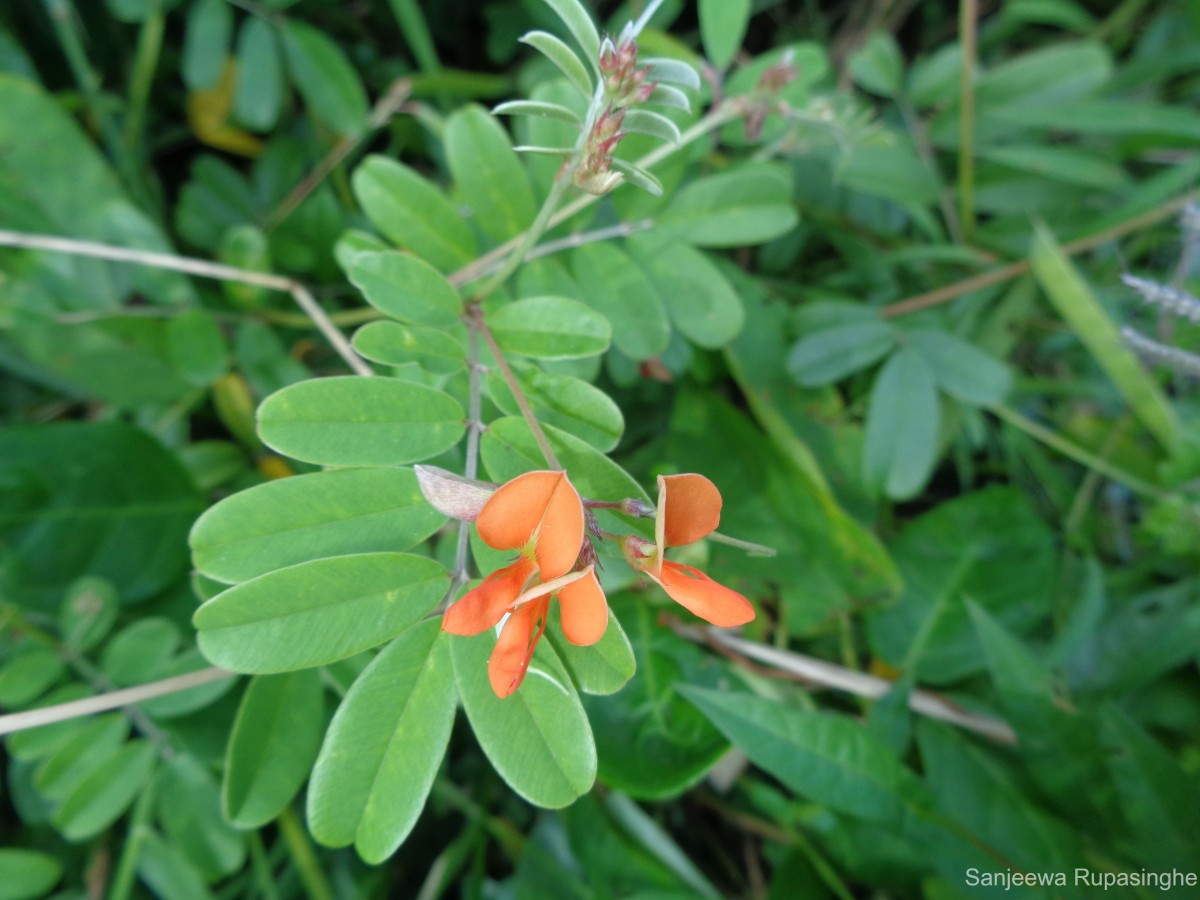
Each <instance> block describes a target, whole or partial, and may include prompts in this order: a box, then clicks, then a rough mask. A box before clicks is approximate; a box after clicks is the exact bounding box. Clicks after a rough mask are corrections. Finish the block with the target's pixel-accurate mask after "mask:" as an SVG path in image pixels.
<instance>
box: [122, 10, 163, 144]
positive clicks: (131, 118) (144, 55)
mask: <svg viewBox="0 0 1200 900" xmlns="http://www.w3.org/2000/svg"><path fill="white" fill-rule="evenodd" d="M165 26H166V16H164V15H163V11H162V3H161V0H155V3H154V11H153V12H152V13H150V15H149V16H147V17H146V20H145V21H144V22H142V28H141V31H140V32H139V33H138V45H137V52H136V53H135V55H134V58H133V72H132V74H131V75H130V78H129V109H128V111H127V112H126V113H125V134H124V141H125V150H126V152H127V153H128V154H129V155H130V156H135V155H136V153H137V147H138V142H139V141H140V140H141V136H142V124H143V120H144V119H145V117H146V103H147V101H149V99H150V88H151V86H152V85H153V84H154V71H155V69H157V68H158V59H159V56H160V54H161V53H162V43H163V30H164V28H165Z"/></svg>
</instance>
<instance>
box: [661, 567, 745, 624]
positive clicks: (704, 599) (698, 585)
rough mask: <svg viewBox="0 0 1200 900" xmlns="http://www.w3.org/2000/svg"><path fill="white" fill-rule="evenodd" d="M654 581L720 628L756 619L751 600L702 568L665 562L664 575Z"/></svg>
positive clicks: (690, 609) (682, 603)
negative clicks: (714, 578) (704, 571)
mask: <svg viewBox="0 0 1200 900" xmlns="http://www.w3.org/2000/svg"><path fill="white" fill-rule="evenodd" d="M650 577H651V578H654V576H653V575H651V576H650ZM654 580H655V581H657V582H658V583H659V584H661V585H662V587H663V590H664V591H666V592H667V596H669V597H670V598H671V599H672V600H674V601H675V602H676V603H678V604H679V605H680V606H682V607H684V608H685V609H687V610H689V611H691V612H693V613H695V614H696V615H698V616H699V617H700V618H702V619H704V620H705V621H707V622H711V623H712V624H713V625H716V626H717V627H718V628H730V627H732V626H734V625H745V624H746V623H747V622H749V621H750V620H751V619H753V618H754V607H753V606H751V605H750V601H749V600H747V599H746V598H745V597H743V596H742V595H741V594H739V593H738V592H737V591H735V590H732V589H731V588H727V587H725V585H723V584H717V582H715V581H713V580H712V579H711V578H709V577H708V576H707V575H705V574H704V573H703V572H701V571H700V570H699V569H695V568H692V567H691V566H685V565H683V564H681V563H677V562H671V561H670V560H665V561H664V562H663V567H662V574H661V575H660V576H659V577H658V578H654Z"/></svg>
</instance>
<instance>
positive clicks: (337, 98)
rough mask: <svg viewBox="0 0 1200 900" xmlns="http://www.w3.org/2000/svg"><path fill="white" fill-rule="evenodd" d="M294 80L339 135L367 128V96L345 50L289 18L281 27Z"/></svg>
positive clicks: (301, 92) (316, 111)
mask: <svg viewBox="0 0 1200 900" xmlns="http://www.w3.org/2000/svg"><path fill="white" fill-rule="evenodd" d="M281 31H282V36H283V50H284V56H285V57H286V59H287V64H288V69H289V70H290V71H291V73H292V79H293V81H294V82H295V84H296V87H297V89H298V90H299V91H300V94H301V96H302V97H304V100H305V102H306V103H307V104H308V105H309V108H310V110H311V111H312V112H313V114H314V115H316V116H317V118H319V119H321V120H322V121H323V122H325V124H327V125H328V126H329V127H330V128H332V129H333V130H334V131H336V132H337V133H338V134H340V135H343V136H345V137H358V136H359V135H360V134H362V132H363V131H364V130H365V129H366V127H367V95H366V92H365V91H364V90H363V86H362V82H361V81H360V80H359V78H358V73H357V72H355V71H354V66H353V65H351V64H350V60H348V59H347V58H346V55H345V54H344V53H343V52H342V49H341V48H340V47H339V46H338V45H337V44H336V43H334V42H333V40H331V39H330V38H329V37H328V36H327V35H325V34H323V33H321V32H320V31H318V30H317V29H316V28H313V27H312V26H311V25H307V24H305V23H303V22H299V21H297V20H295V19H288V20H287V21H286V22H285V23H284V24H283V26H282V28H281Z"/></svg>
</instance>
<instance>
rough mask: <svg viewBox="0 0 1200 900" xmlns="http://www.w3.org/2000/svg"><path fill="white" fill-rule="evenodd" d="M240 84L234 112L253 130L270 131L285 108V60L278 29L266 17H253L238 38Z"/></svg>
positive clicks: (238, 77) (236, 91) (238, 82)
mask: <svg viewBox="0 0 1200 900" xmlns="http://www.w3.org/2000/svg"><path fill="white" fill-rule="evenodd" d="M236 58H237V87H236V89H235V90H234V95H233V115H234V118H236V119H237V120H238V121H239V122H241V123H242V124H243V125H245V126H246V127H247V128H251V129H253V130H254V131H270V130H271V129H272V128H274V127H275V123H276V122H278V121H279V115H280V113H281V112H282V111H283V100H284V96H285V94H284V81H283V61H282V59H281V58H280V52H279V42H278V40H277V39H276V37H275V31H274V29H273V28H272V27H271V24H270V23H269V22H267V21H266V20H265V19H259V18H255V17H251V18H249V19H247V20H246V22H245V23H244V24H243V25H242V27H241V30H240V31H239V32H238V39H237V54H236Z"/></svg>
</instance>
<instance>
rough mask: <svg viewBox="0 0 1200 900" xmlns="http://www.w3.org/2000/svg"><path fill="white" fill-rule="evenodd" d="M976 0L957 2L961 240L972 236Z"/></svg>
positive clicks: (973, 228)
mask: <svg viewBox="0 0 1200 900" xmlns="http://www.w3.org/2000/svg"><path fill="white" fill-rule="evenodd" d="M978 27H979V4H978V0H959V6H958V41H959V46H960V47H961V48H962V66H961V68H960V69H959V107H958V221H959V227H960V228H961V229H962V236H963V239H964V240H966V241H970V240H971V238H972V236H973V235H974V233H975V62H976V60H975V55H976V40H975V39H976V34H977V29H978Z"/></svg>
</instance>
